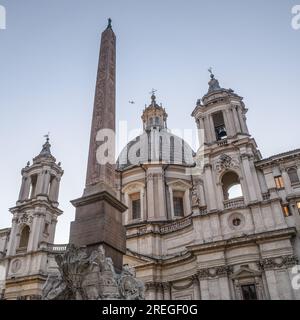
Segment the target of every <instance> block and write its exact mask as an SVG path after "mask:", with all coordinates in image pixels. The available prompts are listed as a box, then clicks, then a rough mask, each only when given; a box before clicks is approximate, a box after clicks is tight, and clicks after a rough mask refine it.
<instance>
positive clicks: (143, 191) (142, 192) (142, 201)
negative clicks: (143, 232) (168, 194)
mask: <svg viewBox="0 0 300 320" xmlns="http://www.w3.org/2000/svg"><path fill="white" fill-rule="evenodd" d="M144 194H145V189H144V188H142V189H141V190H140V199H141V219H142V220H145V219H146V217H145V214H144Z"/></svg>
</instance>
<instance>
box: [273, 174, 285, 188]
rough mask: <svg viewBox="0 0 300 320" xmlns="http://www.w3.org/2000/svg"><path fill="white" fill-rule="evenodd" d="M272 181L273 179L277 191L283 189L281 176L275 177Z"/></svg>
mask: <svg viewBox="0 0 300 320" xmlns="http://www.w3.org/2000/svg"><path fill="white" fill-rule="evenodd" d="M274 179H275V184H276V188H277V189H282V188H284V183H283V179H282V176H278V177H275V178H274Z"/></svg>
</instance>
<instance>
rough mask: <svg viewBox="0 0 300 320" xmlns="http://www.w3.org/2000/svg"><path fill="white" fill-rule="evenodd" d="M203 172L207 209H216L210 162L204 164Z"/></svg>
mask: <svg viewBox="0 0 300 320" xmlns="http://www.w3.org/2000/svg"><path fill="white" fill-rule="evenodd" d="M204 174H205V180H206V183H207V189H206V190H207V191H208V193H207V198H208V199H207V203H208V210H209V211H212V210H216V209H217V206H216V202H217V201H216V194H215V188H214V181H213V176H212V166H211V165H210V164H206V165H205V166H204Z"/></svg>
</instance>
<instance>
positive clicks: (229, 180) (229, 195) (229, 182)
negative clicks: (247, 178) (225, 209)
mask: <svg viewBox="0 0 300 320" xmlns="http://www.w3.org/2000/svg"><path fill="white" fill-rule="evenodd" d="M222 188H223V195H224V200H231V199H235V198H240V197H242V196H243V191H242V186H241V183H240V178H239V176H238V175H237V174H236V173H235V172H233V171H228V172H226V173H225V174H224V175H223V177H222Z"/></svg>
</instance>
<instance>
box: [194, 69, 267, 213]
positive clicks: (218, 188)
mask: <svg viewBox="0 0 300 320" xmlns="http://www.w3.org/2000/svg"><path fill="white" fill-rule="evenodd" d="M209 72H210V81H209V83H208V85H209V88H208V92H207V93H206V94H205V95H204V96H203V97H202V99H199V100H198V101H197V105H196V108H195V109H194V111H193V113H192V116H193V117H194V118H195V120H196V123H197V127H198V129H199V130H202V132H203V133H204V135H202V136H204V165H203V176H204V180H205V182H206V185H207V190H209V195H208V197H207V198H208V199H207V209H208V211H211V212H217V211H220V210H224V209H225V208H226V207H227V206H228V203H227V201H228V190H227V185H228V186H229V185H235V184H236V185H240V187H241V194H240V199H242V198H243V200H241V201H244V202H245V203H247V204H249V203H255V202H257V201H260V200H261V199H262V192H261V188H260V184H259V177H258V174H257V171H256V169H255V164H254V163H255V161H257V160H260V159H261V154H260V151H259V150H258V148H257V145H256V142H255V140H254V139H253V138H252V137H251V136H250V134H249V131H248V128H247V123H246V113H247V111H248V109H247V108H246V107H245V104H244V102H243V98H242V97H241V96H239V95H238V94H236V93H235V92H234V90H232V89H224V88H222V87H221V86H220V84H219V81H218V80H217V79H216V78H215V76H214V74H213V73H212V70H211V69H209ZM225 173H228V175H226V176H225V177H224V178H223V176H224V175H225Z"/></svg>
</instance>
